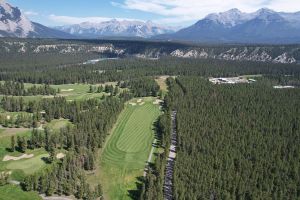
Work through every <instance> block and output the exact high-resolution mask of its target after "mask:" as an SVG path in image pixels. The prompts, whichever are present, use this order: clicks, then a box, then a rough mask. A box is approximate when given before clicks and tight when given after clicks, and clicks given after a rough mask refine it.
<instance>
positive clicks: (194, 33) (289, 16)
mask: <svg viewBox="0 0 300 200" xmlns="http://www.w3.org/2000/svg"><path fill="white" fill-rule="evenodd" d="M156 38H158V39H164V40H188V41H197V42H208V43H209V42H213V43H299V42H300V12H297V13H282V12H275V11H273V10H270V9H266V8H263V9H260V10H258V11H256V12H254V13H244V12H241V11H240V10H238V9H231V10H229V11H226V12H222V13H214V14H209V15H208V16H206V17H205V18H204V19H202V20H200V21H198V22H197V23H195V24H194V25H192V26H190V27H187V28H184V29H181V30H179V31H178V32H176V33H174V34H165V35H160V36H157V37H156Z"/></svg>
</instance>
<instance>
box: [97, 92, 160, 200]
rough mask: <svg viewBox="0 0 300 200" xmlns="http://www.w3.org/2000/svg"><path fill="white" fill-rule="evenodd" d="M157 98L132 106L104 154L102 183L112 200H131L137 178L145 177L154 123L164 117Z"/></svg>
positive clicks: (130, 105)
mask: <svg viewBox="0 0 300 200" xmlns="http://www.w3.org/2000/svg"><path fill="white" fill-rule="evenodd" d="M154 101H155V99H154V98H143V99H142V102H141V101H140V100H135V103H136V104H132V103H131V104H130V103H128V104H127V105H126V107H125V109H124V111H123V112H122V113H121V115H120V117H119V119H118V121H117V124H116V126H115V128H114V130H113V132H112V135H111V136H110V138H109V139H108V141H107V143H106V145H105V147H104V150H103V153H102V155H101V160H100V165H101V172H102V173H101V179H102V180H101V181H102V183H103V186H104V193H105V197H106V198H108V199H110V200H115V199H131V198H130V196H129V191H130V190H136V182H137V181H138V180H137V177H141V176H143V171H144V168H145V164H146V162H147V159H148V157H149V154H150V151H151V148H152V142H153V140H154V130H153V128H154V125H153V124H154V122H155V121H156V120H157V118H158V116H159V115H160V110H159V106H158V105H155V104H153V102H154Z"/></svg>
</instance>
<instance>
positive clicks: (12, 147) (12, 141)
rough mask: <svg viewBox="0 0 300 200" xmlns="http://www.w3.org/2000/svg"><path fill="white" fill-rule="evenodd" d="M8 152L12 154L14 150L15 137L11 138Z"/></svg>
mask: <svg viewBox="0 0 300 200" xmlns="http://www.w3.org/2000/svg"><path fill="white" fill-rule="evenodd" d="M10 150H11V151H12V152H14V151H15V150H16V141H15V136H14V135H13V136H11V142H10Z"/></svg>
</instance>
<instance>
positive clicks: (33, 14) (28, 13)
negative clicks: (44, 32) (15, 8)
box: [24, 11, 39, 17]
mask: <svg viewBox="0 0 300 200" xmlns="http://www.w3.org/2000/svg"><path fill="white" fill-rule="evenodd" d="M24 14H25V15H26V16H28V17H29V16H37V15H39V13H38V12H34V11H24Z"/></svg>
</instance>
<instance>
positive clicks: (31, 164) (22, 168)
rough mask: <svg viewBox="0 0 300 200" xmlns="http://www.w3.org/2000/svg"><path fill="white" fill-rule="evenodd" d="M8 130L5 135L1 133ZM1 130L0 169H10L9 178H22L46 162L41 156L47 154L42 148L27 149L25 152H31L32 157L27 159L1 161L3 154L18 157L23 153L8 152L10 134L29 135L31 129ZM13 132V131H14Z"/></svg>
mask: <svg viewBox="0 0 300 200" xmlns="http://www.w3.org/2000/svg"><path fill="white" fill-rule="evenodd" d="M5 131H6V132H10V133H9V134H7V135H4V134H3V133H5ZM5 131H2V136H1V137H0V171H11V172H12V175H11V178H12V179H13V180H22V178H24V176H25V175H26V174H32V173H34V172H36V171H38V170H40V169H41V168H42V167H43V166H46V163H45V162H44V161H43V160H42V158H44V157H47V156H48V154H47V152H46V151H45V150H44V149H34V150H30V149H27V151H26V154H33V155H34V157H32V158H29V159H21V160H17V161H3V158H4V156H6V155H10V156H15V157H19V156H21V155H23V153H20V152H17V151H15V152H10V151H8V149H9V148H10V142H11V135H16V136H25V137H27V138H28V137H30V135H31V131H30V130H29V129H22V128H20V129H15V128H14V129H5ZM14 132H15V133H14Z"/></svg>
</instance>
